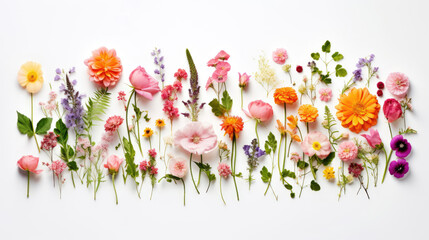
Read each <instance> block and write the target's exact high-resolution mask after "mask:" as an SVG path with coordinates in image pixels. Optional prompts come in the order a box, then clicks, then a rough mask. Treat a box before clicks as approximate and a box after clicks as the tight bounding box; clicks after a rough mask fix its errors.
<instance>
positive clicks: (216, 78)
mask: <svg viewBox="0 0 429 240" xmlns="http://www.w3.org/2000/svg"><path fill="white" fill-rule="evenodd" d="M151 55H152V56H153V60H154V63H155V70H154V71H153V73H154V74H155V75H156V76H159V78H157V79H156V78H154V77H152V76H151V75H150V74H148V72H147V71H146V69H145V68H143V67H142V66H138V67H137V68H135V69H134V70H133V71H132V72H131V74H130V76H129V82H130V87H131V89H130V91H129V93H128V94H127V93H126V92H125V91H123V90H118V91H117V92H115V94H118V95H117V100H118V102H117V104H120V107H121V109H122V108H123V109H124V110H123V112H120V113H113V114H110V112H109V109H110V107H111V105H112V103H111V95H112V93H111V92H109V91H113V90H112V88H113V87H115V88H120V87H121V85H123V84H121V83H120V80H121V75H122V70H123V66H122V62H121V59H120V58H119V57H118V56H117V54H116V51H115V50H114V49H107V48H105V47H101V48H99V49H96V50H95V51H93V52H92V55H91V57H90V58H88V59H86V60H85V61H84V64H85V65H86V66H87V72H88V75H87V77H88V79H87V80H88V81H91V82H93V83H95V86H96V89H95V90H94V91H93V92H92V93H89V94H87V93H85V94H84V93H82V92H81V91H80V90H79V86H78V81H77V80H75V79H74V76H75V75H74V73H75V72H76V68H74V67H72V68H70V69H68V70H65V69H61V68H58V69H56V70H55V78H54V79H53V82H52V83H53V85H54V87H55V88H52V87H51V89H50V91H49V94H48V95H47V96H45V98H44V99H48V100H47V102H41V103H40V104H39V105H40V109H39V110H40V112H41V114H43V116H44V117H43V118H41V119H40V120H39V121H38V122H37V123H36V124H35V123H34V116H33V115H34V107H33V101H34V97H35V94H36V93H38V92H39V91H40V90H41V89H42V87H43V83H44V78H43V72H42V70H41V69H42V68H41V64H39V63H36V62H27V63H24V64H23V65H22V66H21V68H20V69H19V71H18V75H17V80H18V84H19V85H20V86H21V87H22V88H24V89H25V90H26V91H27V92H29V93H30V98H31V115H30V117H27V116H25V115H24V114H22V113H20V112H17V115H18V119H17V128H18V131H19V132H20V133H21V134H25V135H27V136H28V137H29V138H34V141H35V142H36V147H37V151H38V152H39V153H40V152H41V151H43V152H44V153H46V155H47V161H42V164H41V165H42V166H44V167H46V168H47V170H49V171H52V179H53V185H54V187H55V186H56V183H57V185H58V188H59V192H60V198H61V191H62V186H63V184H65V183H66V179H68V178H69V177H70V178H71V183H72V184H73V187H77V186H78V185H79V183H80V184H81V185H83V186H85V187H87V188H88V189H91V190H92V192H93V198H94V200H95V199H96V195H97V192H98V190H99V189H100V187H101V186H103V183H104V182H105V181H106V180H110V179H109V178H108V176H109V175H110V176H111V181H112V186H113V189H114V192H115V200H116V201H115V203H116V204H118V193H117V191H116V185H117V183H118V180H117V176H118V175H122V178H123V182H124V184H126V183H127V179H128V178H131V179H132V181H133V182H132V183H131V184H133V187H134V185H135V189H136V192H137V195H138V197H141V194H142V187H143V182H144V181H145V179H146V177H148V178H149V179H150V183H151V186H152V188H151V193H150V199H152V196H153V193H154V189H157V188H155V185H156V184H161V181H162V180H166V181H167V182H175V183H177V182H181V183H182V185H183V191H184V192H183V204H184V205H185V203H186V187H185V182H186V180H187V179H186V175H187V172H188V170H189V172H190V178H191V179H190V180H189V181H192V184H193V186H194V188H195V190H196V192H197V193H198V194H200V190H201V187H200V183H201V182H204V181H206V180H207V183H208V184H207V188H206V192H207V191H208V190H209V189H210V186H214V185H215V184H217V183H218V184H219V191H220V199H221V200H222V202H223V203H224V204H226V200H225V198H224V193H223V190H222V182H227V181H231V178H230V177H232V181H233V184H234V188H235V192H236V198H237V200H239V199H240V196H239V189H238V186H239V184H237V182H238V181H240V178H243V174H242V173H241V172H240V169H239V168H240V167H241V164H244V163H245V162H246V163H247V171H248V174H246V175H247V176H246V177H245V178H244V179H242V180H245V181H247V183H248V184H249V189H250V186H251V185H252V184H257V181H258V180H259V181H261V182H262V183H263V184H265V185H266V189H265V192H264V195H266V194H267V192H268V191H269V190H270V189H271V191H272V193H273V195H274V198H275V199H276V200H278V199H279V196H280V193H278V191H274V189H275V188H276V187H275V186H276V184H281V186H284V188H285V189H286V190H287V191H286V192H287V193H288V194H289V196H290V197H291V198H295V196H296V195H295V189H299V197H301V196H302V193H303V192H304V189H306V188H307V187H309V188H310V189H311V190H312V191H320V190H321V189H322V186H323V184H324V182H323V181H325V184H334V183H336V184H337V185H338V187H339V194H338V197H339V198H340V197H341V196H342V195H343V194H345V193H346V187H347V188H348V186H349V185H351V184H353V182H355V184H356V183H357V184H358V185H359V190H358V193H359V192H360V190H361V189H363V190H364V191H365V194H366V196H367V198H368V199H369V198H370V197H369V195H370V192H371V187H372V186H373V187H377V186H379V185H378V183H379V182H380V180H379V172H380V171H379V169H380V168H381V171H382V173H383V175H382V178H381V183H384V181H385V180H386V179H387V178H388V177H389V175H391V176H393V177H394V178H403V177H405V176H406V175H407V174H408V172H409V171H411V169H412V162H411V158H412V151H413V147H412V141H413V138H412V134H416V133H417V131H416V130H414V129H413V128H411V127H410V126H408V125H407V121H406V116H408V115H409V114H411V112H412V111H413V110H414V109H413V106H412V103H411V98H410V97H409V89H410V85H411V83H410V79H409V78H408V77H407V76H406V75H405V74H403V73H400V72H393V73H390V74H388V75H387V76H386V77H385V78H384V79H385V81H382V80H381V79H383V78H382V76H381V73H380V71H379V68H378V67H374V64H375V55H374V54H371V55H369V56H367V57H364V58H359V60H358V62H357V64H356V67H357V69H356V70H355V71H353V74H351V75H352V76H349V78H348V79H346V80H343V81H344V86H343V87H342V89H335V88H334V87H332V86H331V85H330V84H331V83H332V82H333V81H341V80H342V79H344V78H345V77H346V76H347V75H348V72H347V70H346V69H345V66H342V65H341V64H340V61H342V60H343V59H344V56H343V55H342V54H341V53H339V52H333V53H332V52H331V42H330V41H326V42H325V43H324V44H323V46H322V48H321V52H313V53H311V54H310V56H309V60H310V61H309V62H308V64H307V66H308V68H305V69H304V68H303V67H302V65H301V64H300V63H297V64H293V62H292V60H291V59H289V56H288V52H287V51H286V49H284V48H278V49H275V50H274V51H273V53H272V58H270V59H268V58H266V57H265V56H263V55H261V56H260V57H259V60H258V62H257V63H258V69H257V70H256V71H255V74H252V75H253V76H254V77H253V78H254V79H255V81H256V82H258V83H259V84H261V86H262V87H263V88H264V90H266V94H267V97H266V99H260V100H259V99H257V98H256V97H255V96H246V100H247V99H249V100H250V101H249V103H248V107H247V109H243V95H244V89H245V88H246V87H247V86H248V84H249V81H250V77H251V76H250V75H248V74H247V73H238V86H237V85H235V86H230V85H228V81H227V80H228V76H229V77H231V76H234V75H233V74H231V72H232V71H231V69H232V68H231V64H230V62H228V61H229V59H230V55H229V54H228V53H226V52H225V51H224V50H221V51H219V52H218V54H217V55H216V56H215V57H214V58H211V59H210V60H209V61H208V63H207V66H209V67H213V68H214V69H215V70H214V72H213V73H211V74H210V77H209V80H208V81H207V84H206V90H209V89H213V90H214V92H215V94H216V97H214V98H213V99H212V100H211V101H210V102H209V103H208V105H209V106H210V107H211V112H212V113H213V115H214V116H215V118H213V120H209V121H207V120H206V119H204V121H203V120H201V119H202V118H200V116H201V114H206V113H207V112H204V106H205V103H204V102H203V103H201V102H200V85H199V81H198V80H199V78H198V73H197V68H196V64H195V63H194V60H193V58H192V56H191V54H190V51H189V50H188V49H186V59H187V61H188V64H189V81H188V83H189V86H188V87H189V89H188V97H189V98H188V99H187V100H184V99H182V95H181V92H182V89H183V87H184V86H183V85H182V84H186V83H187V82H186V81H185V80H187V79H188V73H187V72H186V71H185V70H184V69H181V68H178V70H177V71H176V72H175V73H174V79H173V80H172V82H171V83H168V75H166V72H165V65H164V56H163V55H161V50H160V49H158V48H155V50H154V51H152V53H151ZM271 61H272V62H274V63H275V64H271ZM286 63H287V64H286ZM292 64H293V65H292ZM332 64H334V66H332ZM292 66H294V67H292ZM295 66H296V67H295ZM277 68H279V69H281V70H282V71H283V72H285V73H286V74H287V75H288V76H289V80H290V81H288V80H287V79H286V80H282V79H281V78H280V77H277V75H276V70H277ZM366 70H367V73H365V72H366ZM167 73H168V72H167ZM300 74H302V75H300ZM305 74H309V77H306V76H305ZM293 75H294V76H293ZM295 75H298V76H301V77H302V84H301V85H300V86H299V87H295V82H294V81H293V78H292V77H296V76H295ZM235 76H237V75H235ZM279 76H280V75H279ZM373 78H377V79H378V80H377V81H378V82H377V83H374V81H371V79H373ZM80 81H82V80H79V82H80ZM182 81H183V82H182ZM160 82H161V88H160V87H159V85H160V84H159V83H160ZM50 85H51V84H50ZM373 85H374V86H373ZM227 87H229V89H227ZM385 88H386V89H387V91H386V92H385V93H384V92H383V90H384V89H385ZM373 89H376V90H375V92H372V90H373ZM238 91H240V93H239V94H240V98H241V109H242V111H243V113H242V115H241V116H240V114H239V113H234V114H233V102H234V99H233V98H234V97H235V96H237V95H238V94H230V93H233V92H237V93H238ZM273 91H274V93H272V92H273ZM158 92H160V94H159V95H157V93H158ZM270 93H272V96H271V97H270ZM384 95H387V97H386V96H384ZM158 96H159V97H158ZM383 97H386V98H385V99H384V100H383V101H382V99H383ZM57 98H60V99H59V100H57ZM158 98H159V99H158ZM156 99H158V100H160V101H163V103H162V107H159V108H158V109H159V111H158V112H156V110H155V113H154V114H162V113H164V114H165V119H169V120H170V124H171V126H170V134H169V135H168V136H165V137H164V138H163V137H162V136H161V133H162V132H163V129H164V127H165V126H166V121H165V120H164V118H162V117H158V118H153V119H154V120H152V118H151V117H150V115H149V112H148V111H147V110H144V109H143V107H142V106H147V105H149V104H152V102H151V101H152V100H156ZM140 101H145V102H144V104H143V103H142V102H140ZM177 101H181V102H182V103H183V106H176V105H175V103H176V102H177ZM329 102H333V105H331V107H330V106H329ZM332 106H335V109H334V108H333V107H332ZM180 107H182V108H183V109H180ZM278 110H280V111H278ZM332 110H333V111H332ZM380 110H382V111H380ZM108 112H109V114H110V115H107V113H108ZM381 112H382V113H381ZM179 113H181V115H183V116H184V117H185V118H187V119H189V120H190V121H188V120H186V119H185V118H184V119H183V120H184V121H188V122H184V123H182V120H180V121H177V123H180V125H179V126H176V127H175V128H177V129H175V131H173V120H174V119H177V118H178V117H179V116H180V114H179ZM380 114H381V115H382V116H383V115H384V117H380V118H379V115H380ZM158 116H160V115H158ZM243 116H247V117H248V118H249V119H250V120H248V121H252V122H253V121H254V123H255V135H256V136H254V137H252V140H251V141H249V140H246V139H243V137H242V138H241V139H240V136H243V134H242V132H243V131H245V130H247V129H246V127H245V123H246V122H245V121H244V120H243ZM54 119H55V120H54ZM271 119H275V121H271ZM216 121H218V122H217V123H216ZM142 122H144V125H145V126H144V127H142V128H140V125H141V124H142ZM100 123H102V124H100ZM339 123H340V124H339ZM167 124H168V122H167ZM217 124H218V125H217ZM100 125H101V126H100ZM175 125H176V124H175ZM383 126H384V129H385V131H386V132H387V130H389V133H390V138H389V136H383V135H382V132H381V131H379V130H380V129H381V128H383ZM258 127H259V129H260V128H261V127H263V128H265V129H267V130H272V129H274V127H275V128H276V129H277V130H278V131H275V132H274V131H271V132H270V131H268V132H269V134H268V135H266V136H261V138H260V136H259V134H258ZM217 132H223V136H222V135H218V133H217ZM157 134H158V139H157V142H158V143H157V144H156V140H155V142H153V140H154V139H156V135H157ZM164 134H165V133H164ZM37 135H39V136H40V138H41V139H42V140H41V141H40V145H39V140H38V136H37ZM276 135H277V136H276ZM100 136H101V137H100ZM222 137H223V138H224V139H222ZM98 138H99V139H98ZM162 139H164V141H163V143H164V145H162V141H161V140H162ZM31 140H32V139H31ZM239 140H240V141H239ZM242 140H245V141H246V143H247V144H243V145H241V146H238V145H240V144H241V141H242ZM264 140H265V141H264ZM228 144H230V145H229V146H228ZM156 148H157V150H156ZM239 148H240V149H243V151H237V149H239ZM162 149H163V151H162ZM167 149H168V151H167ZM29 151H30V150H29ZM179 151H183V152H184V153H185V154H187V156H189V161H188V160H186V159H185V158H183V157H181V156H180V152H179ZM216 151H217V152H216ZM213 152H214V154H213ZM214 155H216V157H219V159H218V162H217V163H216V162H214V161H210V160H211V159H210V158H212V157H213V156H214ZM240 155H243V156H245V158H243V157H241V156H240ZM383 155H384V156H383ZM194 158H195V159H194ZM383 158H384V159H385V161H384V162H383V161H380V159H383ZM39 159H43V156H39V155H36V156H33V155H25V156H23V157H21V158H20V159H19V160H18V167H19V168H20V169H21V170H23V171H25V172H26V173H27V197H29V189H30V175H31V174H40V173H41V172H42V169H38V165H39ZM286 159H289V160H290V161H286ZM159 160H161V161H163V163H164V165H165V170H163V169H159V164H158V161H159ZM276 160H277V161H276ZM193 163H194V164H193ZM214 164H216V165H214ZM194 165H195V166H194ZM212 166H213V167H212ZM335 166H338V168H335ZM196 167H198V174H196V175H195V176H194V172H195V168H196ZM276 168H277V169H276ZM383 168H384V169H383ZM277 170H278V171H277ZM319 170H320V171H319ZM383 170H384V171H383ZM258 172H259V174H260V179H259V178H258V177H256V174H257V173H258ZM161 173H162V174H163V175H162V177H159V174H161ZM387 173H389V174H387ZM216 175H218V177H217V176H216ZM205 176H206V177H207V178H206V177H205ZM308 176H310V178H311V181H310V180H308V179H306V178H308ZM380 176H381V175H380ZM228 179H229V180H228ZM276 182H277V183H276ZM306 182H307V183H306ZM67 183H69V182H68V181H67ZM231 184H232V183H231ZM370 184H371V185H370ZM265 185H264V186H265ZM276 192H277V193H276ZM297 192H298V191H297ZM362 192H363V191H362Z"/></svg>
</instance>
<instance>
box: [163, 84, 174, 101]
mask: <svg viewBox="0 0 429 240" xmlns="http://www.w3.org/2000/svg"><path fill="white" fill-rule="evenodd" d="M161 98H162V100H170V101H174V100H176V99H177V95H176V90H175V89H174V87H173V86H172V85H167V86H165V87H164V89H162V91H161Z"/></svg>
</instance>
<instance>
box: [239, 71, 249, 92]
mask: <svg viewBox="0 0 429 240" xmlns="http://www.w3.org/2000/svg"><path fill="white" fill-rule="evenodd" d="M249 80H250V75H247V73H243V74H241V73H238V86H239V87H241V88H245V87H246V86H247V84H249Z"/></svg>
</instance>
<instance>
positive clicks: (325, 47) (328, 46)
mask: <svg viewBox="0 0 429 240" xmlns="http://www.w3.org/2000/svg"><path fill="white" fill-rule="evenodd" d="M322 52H325V53H330V52H331V42H329V40H326V42H325V44H323V46H322Z"/></svg>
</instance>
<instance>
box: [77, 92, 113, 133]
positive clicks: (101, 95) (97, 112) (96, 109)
mask: <svg viewBox="0 0 429 240" xmlns="http://www.w3.org/2000/svg"><path fill="white" fill-rule="evenodd" d="M110 95H111V93H109V92H108V91H107V88H102V89H99V90H96V91H95V92H94V96H93V97H90V98H89V99H88V103H87V104H86V113H85V115H84V116H83V121H84V122H85V126H86V130H87V131H90V129H91V127H92V126H93V122H94V121H100V122H101V121H102V120H101V116H102V115H103V114H105V113H106V110H107V108H108V107H109V103H110Z"/></svg>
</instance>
